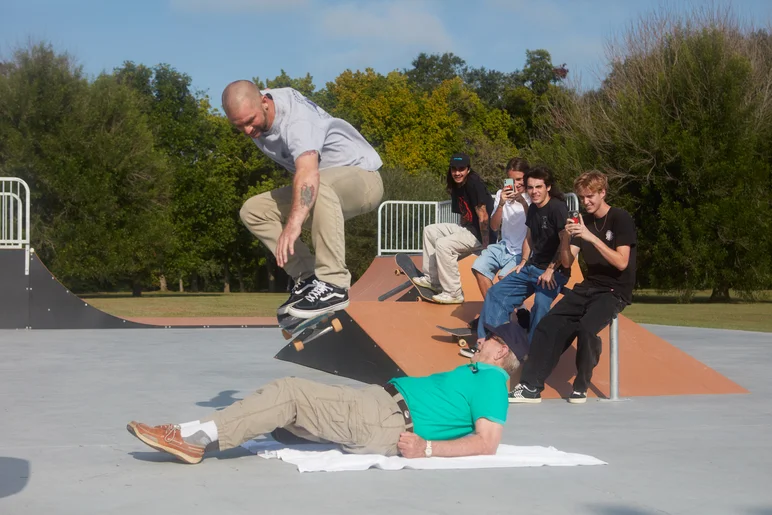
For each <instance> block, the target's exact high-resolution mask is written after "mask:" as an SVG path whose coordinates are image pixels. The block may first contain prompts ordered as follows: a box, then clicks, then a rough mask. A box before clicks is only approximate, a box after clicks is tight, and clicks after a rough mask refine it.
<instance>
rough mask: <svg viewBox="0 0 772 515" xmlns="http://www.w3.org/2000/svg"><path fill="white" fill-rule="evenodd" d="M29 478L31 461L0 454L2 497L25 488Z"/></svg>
mask: <svg viewBox="0 0 772 515" xmlns="http://www.w3.org/2000/svg"><path fill="white" fill-rule="evenodd" d="M29 478H30V465H29V461H27V460H22V459H19V458H5V457H2V456H0V499H2V498H3V497H9V496H11V495H14V494H18V493H19V492H21V491H22V490H24V487H25V486H27V482H29Z"/></svg>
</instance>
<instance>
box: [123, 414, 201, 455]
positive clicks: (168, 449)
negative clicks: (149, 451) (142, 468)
mask: <svg viewBox="0 0 772 515" xmlns="http://www.w3.org/2000/svg"><path fill="white" fill-rule="evenodd" d="M126 429H127V430H128V431H129V433H131V434H132V435H134V436H136V437H137V439H138V440H139V441H140V442H142V443H144V444H145V445H148V446H150V447H152V448H153V449H155V450H157V451H163V452H167V453H169V454H171V455H172V456H174V457H175V458H177V459H178V460H181V461H184V462H185V463H187V464H188V465H196V464H197V463H200V462H201V460H202V459H203V458H191V457H190V456H188V455H187V454H185V453H183V452H181V451H179V450H177V449H175V448H173V447H167V446H165V445H163V444H161V443H159V442H156V441H155V440H150V439H149V438H146V437H145V435H143V434H142V433H140V432H139V431H137V430H136V428H135V427H134V425H133V424H131V423H129V424H127V425H126Z"/></svg>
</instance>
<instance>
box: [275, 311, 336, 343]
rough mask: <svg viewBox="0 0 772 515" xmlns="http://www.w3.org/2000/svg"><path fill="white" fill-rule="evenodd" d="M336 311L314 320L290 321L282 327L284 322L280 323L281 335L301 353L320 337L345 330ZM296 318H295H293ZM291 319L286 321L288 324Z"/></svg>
mask: <svg viewBox="0 0 772 515" xmlns="http://www.w3.org/2000/svg"><path fill="white" fill-rule="evenodd" d="M336 314H337V312H336V311H333V312H330V313H323V314H321V315H319V316H316V317H314V318H307V319H305V318H301V319H296V320H292V321H290V323H286V324H285V325H282V320H280V321H279V325H282V329H281V334H282V336H284V339H285V340H292V341H291V342H290V343H291V344H292V346H293V347H295V350H296V351H298V352H300V351H302V350H303V349H304V348H305V345H306V344H307V343H309V342H311V341H313V340H316V339H317V338H319V337H320V336H323V335H325V334H327V333H329V332H330V331H334V332H336V333H339V332H341V331H342V330H343V325H342V324H341V323H340V320H338V318H337V317H336V316H335V315H336ZM291 318H295V317H291ZM288 320H289V319H286V318H285V319H284V322H287V321H288Z"/></svg>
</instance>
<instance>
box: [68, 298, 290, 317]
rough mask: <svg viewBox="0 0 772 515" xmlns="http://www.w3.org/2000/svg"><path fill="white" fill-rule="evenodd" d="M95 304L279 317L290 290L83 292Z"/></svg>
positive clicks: (119, 310) (115, 310)
mask: <svg viewBox="0 0 772 515" xmlns="http://www.w3.org/2000/svg"><path fill="white" fill-rule="evenodd" d="M81 298H82V299H84V300H86V302H88V303H89V304H91V305H92V306H94V307H96V308H98V309H101V310H102V311H106V312H108V313H110V314H112V315H116V316H120V317H127V318H133V317H275V316H276V308H277V307H279V306H280V305H281V304H282V303H283V302H284V301H285V300H287V294H286V293H228V294H225V293H172V292H170V293H160V292H153V293H143V294H142V297H132V296H131V294H110V293H105V294H92V295H82V296H81Z"/></svg>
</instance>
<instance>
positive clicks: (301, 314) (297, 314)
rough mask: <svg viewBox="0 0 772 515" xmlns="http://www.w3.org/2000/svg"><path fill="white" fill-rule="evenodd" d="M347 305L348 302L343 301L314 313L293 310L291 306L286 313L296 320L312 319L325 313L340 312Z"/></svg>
mask: <svg viewBox="0 0 772 515" xmlns="http://www.w3.org/2000/svg"><path fill="white" fill-rule="evenodd" d="M348 304H349V301H345V302H341V303H340V304H335V305H334V306H330V307H329V308H327V309H317V310H314V311H306V310H300V309H294V306H293V307H290V309H289V310H288V311H287V313H289V314H290V315H292V316H293V317H297V318H314V317H318V316H319V315H324V314H325V313H334V312H336V311H340V310H341V309H346V308H347V307H348Z"/></svg>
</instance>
